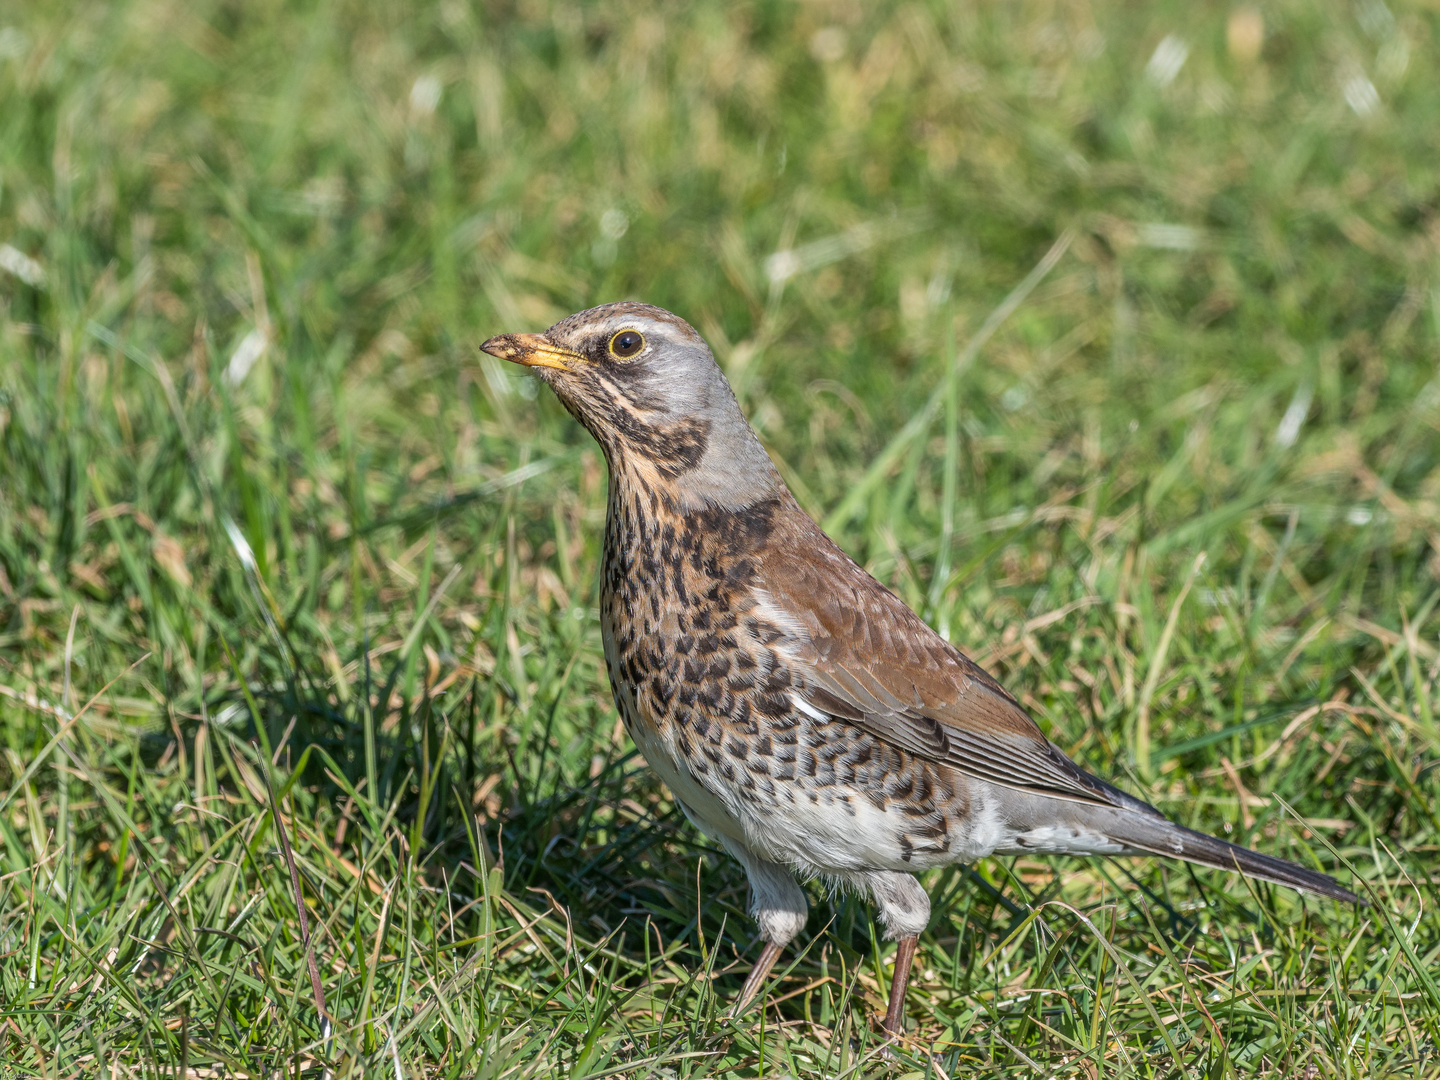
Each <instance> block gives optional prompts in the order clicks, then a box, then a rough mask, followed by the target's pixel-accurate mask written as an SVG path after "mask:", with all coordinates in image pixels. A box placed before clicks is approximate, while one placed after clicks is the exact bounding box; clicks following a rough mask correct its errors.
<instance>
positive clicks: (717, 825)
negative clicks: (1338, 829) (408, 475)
mask: <svg viewBox="0 0 1440 1080" xmlns="http://www.w3.org/2000/svg"><path fill="white" fill-rule="evenodd" d="M481 348H483V349H484V350H485V351H486V352H488V353H490V354H492V355H494V356H498V357H501V358H502V359H505V360H513V361H515V362H516V363H519V364H524V365H526V366H527V367H530V368H531V369H533V370H534V371H535V373H536V374H537V375H539V376H540V378H542V379H543V380H544V381H545V382H546V383H548V384H549V385H550V387H551V389H552V390H554V391H555V393H556V395H557V396H558V397H559V398H560V401H561V402H562V403H563V404H564V405H565V408H566V409H568V410H569V411H570V412H571V413H572V414H573V415H574V417H575V418H576V419H577V420H579V421H580V423H581V424H583V425H584V426H585V427H586V429H588V430H589V432H590V434H591V435H593V436H594V437H595V440H596V441H597V442H598V443H599V444H600V447H601V449H602V450H603V451H604V454H605V459H606V461H607V463H608V464H609V469H610V488H609V513H608V518H607V523H606V527H605V551H604V557H603V558H604V563H603V569H602V579H601V591H600V625H601V633H602V636H603V640H604V646H605V664H606V668H607V670H608V672H609V676H610V686H611V689H612V691H613V692H614V695H615V704H616V706H617V707H618V708H619V710H620V715H621V717H622V718H623V719H624V723H625V727H626V729H627V730H628V731H629V733H630V737H631V738H632V739H633V740H634V741H635V745H636V746H637V747H638V748H639V750H640V752H641V753H642V754H643V755H644V757H645V760H646V761H648V762H649V763H650V766H651V767H652V768H653V769H654V770H655V771H656V772H657V773H659V774H660V777H661V778H662V779H663V780H664V781H665V783H666V784H667V785H668V786H669V788H670V790H671V792H672V793H673V794H674V796H675V800H676V801H677V802H678V803H679V805H680V808H681V809H682V810H683V811H684V812H685V816H686V817H688V818H689V819H690V820H691V822H693V823H694V824H695V825H696V827H697V828H699V829H700V830H701V831H702V832H704V833H706V834H707V835H708V836H710V837H711V838H712V839H713V840H715V842H717V843H718V844H720V845H721V846H722V847H724V848H725V850H726V851H728V852H730V854H732V855H733V856H734V857H735V858H736V859H737V860H739V862H740V864H741V865H742V866H744V868H745V872H746V874H747V875H748V877H749V880H750V889H751V911H752V913H753V914H754V916H755V918H756V920H757V921H758V922H759V926H760V936H761V938H762V939H763V940H764V942H765V946H764V950H763V952H762V953H761V955H760V958H759V960H758V961H757V962H756V964H755V967H754V970H753V971H752V972H751V974H750V977H749V978H748V979H747V980H746V982H745V986H744V989H743V990H742V991H741V994H740V999H739V1003H738V1004H737V1006H736V1008H737V1011H738V1010H739V1009H743V1008H744V1006H745V1004H746V1003H747V1002H748V1001H749V1000H750V999H751V998H752V997H753V996H754V995H755V994H756V993H757V992H758V991H759V989H760V987H761V985H762V984H763V983H764V980H765V978H766V976H767V975H768V974H769V972H770V969H771V967H772V966H773V965H774V963H775V961H776V959H777V957H778V956H779V955H780V952H781V950H782V949H784V947H785V945H786V944H787V943H788V942H789V941H790V940H791V939H792V938H794V937H795V935H796V934H798V933H799V932H800V930H801V929H802V928H803V927H804V925H805V917H806V911H807V907H806V901H805V893H804V891H803V890H802V889H801V888H800V886H799V884H797V882H796V876H797V875H798V876H799V877H800V878H802V879H808V878H813V877H820V878H824V879H826V880H827V881H829V882H831V883H832V884H838V885H840V886H844V887H848V888H852V889H854V890H855V891H856V892H858V893H861V894H863V895H865V896H868V897H869V898H870V900H871V901H873V903H874V904H875V906H876V907H877V908H878V910H879V918H880V921H881V922H882V923H883V924H884V926H885V936H886V937H887V938H889V939H892V940H896V941H897V942H898V948H897V955H896V959H895V974H894V982H893V983H892V985H891V990H890V1004H889V1008H888V1010H887V1012H886V1016H885V1028H886V1030H887V1031H889V1032H890V1033H892V1034H894V1033H897V1032H899V1031H900V1030H901V1025H902V1011H903V1007H904V1002H905V986H906V982H907V980H908V978H909V970H910V963H911V960H912V959H913V957H914V954H915V946H916V940H917V936H918V935H919V933H920V931H921V930H923V929H924V928H925V925H926V922H927V921H928V920H929V917H930V900H929V897H927V896H926V894H925V891H924V890H923V889H922V888H921V887H920V885H919V883H918V882H917V881H916V880H915V877H914V875H915V873H916V872H917V871H921V870H927V869H929V868H931V867H935V866H943V865H946V864H949V863H968V862H973V861H974V860H976V859H978V858H981V857H982V856H985V855H990V854H992V853H1002V854H1017V853H1032V852H1043V853H1055V854H1069V855H1163V856H1166V857H1169V858H1174V859H1184V860H1188V861H1190V862H1195V863H1202V864H1204V865H1206V866H1213V867H1219V868H1220V869H1223V870H1238V871H1240V872H1241V873H1244V874H1249V875H1251V876H1252V877H1256V878H1262V879H1264V880H1266V881H1272V882H1278V883H1279V884H1282V885H1288V886H1291V887H1292V888H1296V889H1306V890H1309V891H1311V892H1315V893H1319V894H1321V895H1324V896H1329V897H1334V898H1335V899H1338V900H1345V901H1351V902H1355V901H1356V900H1357V899H1358V898H1357V897H1356V896H1355V895H1354V894H1353V893H1351V892H1350V891H1349V890H1347V889H1345V888H1343V887H1342V886H1341V885H1339V884H1338V883H1337V882H1336V881H1334V880H1332V879H1331V878H1329V877H1326V876H1325V875H1324V874H1319V873H1316V872H1314V871H1312V870H1306V869H1304V868H1302V867H1299V866H1296V865H1294V864H1292V863H1289V862H1286V861H1284V860H1283V859H1277V858H1273V857H1271V856H1269V855H1261V854H1259V853H1258V852H1254V851H1250V850H1248V849H1246V848H1243V847H1237V846H1236V845H1234V844H1228V843H1226V842H1225V841H1223V840H1217V839H1215V838H1213V837H1210V836H1206V835H1204V834H1203V833H1198V832H1193V831H1192V830H1190V829H1186V828H1184V827H1182V826H1180V825H1177V824H1175V823H1174V822H1171V821H1169V820H1167V819H1166V818H1165V816H1164V815H1163V814H1161V813H1160V812H1159V811H1158V810H1156V809H1155V808H1154V807H1153V806H1150V805H1149V804H1148V803H1145V802H1142V801H1141V800H1139V799H1137V798H1134V797H1133V796H1131V795H1127V794H1126V793H1125V792H1123V791H1121V790H1119V789H1118V788H1115V787H1112V786H1111V785H1110V784H1107V783H1105V781H1103V780H1100V779H1097V778H1096V777H1094V776H1091V775H1090V774H1089V773H1087V772H1086V771H1085V770H1084V769H1081V768H1080V767H1079V766H1078V765H1076V764H1075V763H1074V762H1072V761H1071V760H1070V759H1069V758H1068V757H1066V755H1065V753H1064V752H1063V751H1062V750H1061V749H1060V748H1059V747H1057V746H1056V745H1055V744H1054V743H1052V742H1051V741H1050V740H1049V739H1047V738H1046V737H1045V736H1044V734H1043V733H1042V732H1041V730H1040V728H1039V727H1038V726H1036V724H1035V721H1034V720H1032V719H1031V718H1030V716H1029V715H1028V714H1027V713H1026V711H1025V709H1024V708H1023V707H1022V706H1021V705H1020V703H1019V702H1017V701H1016V700H1015V699H1014V698H1013V697H1011V696H1010V695H1009V694H1008V693H1006V692H1005V690H1004V689H1003V688H1002V687H1001V686H1000V685H999V684H998V683H997V682H996V681H995V680H994V679H993V678H991V677H990V676H989V675H988V674H986V673H985V671H983V670H982V669H981V668H980V667H979V666H978V665H976V664H975V663H974V662H972V661H971V660H970V659H969V658H968V657H966V656H965V655H964V654H962V653H961V652H960V651H959V650H958V649H956V648H955V647H954V646H952V645H951V644H950V643H949V642H947V641H946V640H945V639H944V638H942V637H940V635H938V634H937V633H935V632H934V631H933V630H931V629H930V627H929V626H927V625H926V624H925V623H924V622H923V621H921V619H920V618H919V617H918V616H917V615H915V613H914V612H912V611H911V610H910V609H909V608H908V607H906V606H905V604H904V603H903V602H902V601H901V600H900V599H899V598H898V597H896V596H895V595H894V594H893V593H891V592H890V591H889V590H888V589H886V588H885V587H884V586H883V585H881V584H880V583H879V582H878V581H876V580H875V579H874V578H872V577H871V576H870V575H869V574H867V573H866V572H865V571H864V570H862V569H861V568H860V567H859V566H857V565H856V564H855V562H854V561H853V560H851V558H850V557H849V556H848V555H846V554H845V552H843V551H841V550H840V548H839V547H838V546H837V545H836V544H835V543H834V542H833V541H832V540H831V539H830V538H829V537H828V536H826V535H825V533H824V532H822V531H821V530H820V527H819V526H818V525H816V524H815V522H814V521H812V520H811V519H810V518H809V517H808V516H807V515H806V514H805V512H804V511H803V510H801V509H800V507H799V505H798V504H797V503H796V501H795V499H794V497H793V496H792V495H791V494H790V491H789V489H788V488H787V487H786V486H785V483H784V481H782V480H781V478H780V474H779V473H778V472H777V471H776V469H775V466H774V465H773V464H772V463H771V461H770V458H769V456H768V455H767V454H766V453H765V450H764V449H763V448H762V447H761V445H760V442H759V440H758V439H757V438H756V436H755V432H754V431H753V430H751V428H750V425H749V424H748V423H747V422H746V420H745V417H744V415H743V414H742V413H741V411H740V406H739V404H738V403H737V402H736V400H735V395H734V392H733V391H732V390H731V389H730V384H729V383H728V382H727V381H726V379H725V376H724V375H723V374H722V373H721V371H720V369H719V367H718V366H716V363H715V359H714V357H713V356H711V353H710V349H709V348H708V347H707V346H706V344H705V342H704V341H703V340H702V339H701V337H700V335H699V334H697V333H696V332H695V330H694V329H693V328H692V327H691V326H690V325H689V324H688V323H687V322H685V321H684V320H683V319H681V318H679V317H677V316H675V315H672V314H671V313H670V312H668V311H664V310H662V309H660V308H657V307H651V306H649V305H647V304H638V303H619V304H606V305H604V306H603V307H597V308H591V309H590V310H589V311H582V312H580V313H579V314H576V315H571V316H570V317H569V318H568V319H564V320H562V321H560V322H558V323H556V324H555V325H554V326H552V327H551V328H550V329H549V330H547V331H546V332H545V333H543V334H502V335H500V336H499V337H493V338H491V339H490V340H489V341H487V342H485V344H484V345H482V346H481Z"/></svg>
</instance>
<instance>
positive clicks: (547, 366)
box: [481, 303, 734, 477]
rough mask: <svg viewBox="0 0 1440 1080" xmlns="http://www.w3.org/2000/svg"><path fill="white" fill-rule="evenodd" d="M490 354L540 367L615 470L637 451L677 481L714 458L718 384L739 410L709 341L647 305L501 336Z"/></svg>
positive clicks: (611, 307) (609, 308)
mask: <svg viewBox="0 0 1440 1080" xmlns="http://www.w3.org/2000/svg"><path fill="white" fill-rule="evenodd" d="M481 348H482V349H484V350H485V351H486V352H488V353H490V354H491V355H493V356H498V357H500V358H501V359H504V360H511V361H514V362H515V363H518V364H524V365H525V366H526V367H529V368H531V369H533V370H534V371H535V373H536V374H537V375H539V376H540V378H542V379H544V380H545V382H546V383H548V384H549V385H550V387H551V389H553V390H554V391H555V394H556V396H557V397H559V398H560V400H561V402H562V403H563V404H564V405H565V407H566V408H567V409H569V411H570V412H571V413H572V414H573V415H574V416H575V418H576V419H577V420H579V421H580V422H581V423H582V424H584V425H585V427H586V428H587V429H588V430H589V431H590V433H591V434H592V435H594V436H595V439H596V441H597V442H599V443H600V445H601V447H602V448H603V449H604V450H605V453H606V456H607V457H608V458H609V459H610V461H611V464H612V466H613V465H614V464H615V463H616V461H617V458H623V457H626V456H628V455H635V454H638V455H640V456H641V457H643V458H644V459H646V460H647V461H649V462H650V463H651V464H653V465H654V466H655V468H656V469H657V470H658V471H659V472H660V473H661V474H662V475H668V476H671V477H674V476H678V475H679V474H681V473H683V472H685V471H686V470H688V469H691V468H693V467H694V466H695V465H696V464H698V462H699V461H700V458H701V456H702V455H703V454H704V452H705V447H706V443H707V440H708V436H709V431H710V426H711V424H710V418H709V417H708V416H707V414H708V413H709V412H710V411H711V409H712V408H713V406H714V405H715V404H716V390H717V387H718V388H719V389H721V390H724V394H723V397H724V398H728V399H729V403H730V404H731V407H733V400H734V399H733V397H731V396H730V395H729V393H728V390H725V387H724V379H723V376H721V375H720V371H719V369H718V368H717V367H716V366H715V361H714V358H713V357H712V356H711V355H710V350H709V348H708V347H707V346H706V345H705V342H704V341H703V340H702V339H701V337H700V335H699V334H697V333H696V332H695V331H694V329H692V328H691V326H690V325H689V324H688V323H686V322H685V321H684V320H683V319H679V318H677V317H676V316H674V315H671V314H670V313H669V312H666V311H662V310H661V309H660V308H654V307H650V306H649V305H646V304H633V303H621V304H607V305H605V306H604V307H598V308H592V309H590V310H589V311H582V312H580V313H579V314H577V315H572V316H570V317H569V318H568V319H564V320H562V321H561V322H558V323H556V324H555V325H554V326H552V327H551V328H550V329H549V330H547V331H546V332H545V333H543V334H501V335H500V336H499V337H493V338H491V339H490V340H489V341H487V342H485V343H484V344H483V345H482V346H481Z"/></svg>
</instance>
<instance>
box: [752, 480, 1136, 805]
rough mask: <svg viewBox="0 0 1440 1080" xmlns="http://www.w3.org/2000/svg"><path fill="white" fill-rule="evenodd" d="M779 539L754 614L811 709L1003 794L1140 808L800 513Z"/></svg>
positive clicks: (764, 564) (765, 566) (765, 565)
mask: <svg viewBox="0 0 1440 1080" xmlns="http://www.w3.org/2000/svg"><path fill="white" fill-rule="evenodd" d="M788 531H789V532H790V533H791V534H792V535H791V536H790V537H788V538H777V539H780V540H781V542H779V543H776V544H774V545H772V546H771V547H770V549H769V550H767V551H766V552H765V554H764V556H763V558H762V560H761V574H760V576H761V578H762V581H761V582H759V583H758V584H760V585H761V586H762V591H761V596H762V598H763V599H762V603H761V604H760V607H761V608H762V609H763V610H765V611H767V612H769V613H773V614H774V615H775V616H776V617H777V621H779V622H783V623H784V624H786V625H787V626H789V627H790V628H792V629H791V630H790V632H789V633H787V635H786V638H785V641H784V643H783V647H784V649H785V651H786V652H787V654H788V655H789V658H790V661H791V663H792V664H793V665H795V666H796V667H797V668H798V670H799V672H800V673H801V675H802V677H803V685H802V686H800V687H798V688H797V689H798V692H799V693H800V694H801V695H802V696H803V698H804V700H805V702H806V703H807V704H808V705H809V706H810V707H811V708H813V709H816V710H818V711H819V712H822V713H824V714H825V715H827V716H831V717H835V718H836V719H840V720H845V721H848V722H850V723H853V724H856V725H857V726H860V727H863V728H865V729H866V730H867V731H870V732H872V733H873V734H874V735H876V736H877V737H879V738H881V739H884V740H885V741H886V742H888V743H890V744H891V745H893V746H895V747H896V748H898V749H902V750H906V751H908V752H910V753H912V754H916V755H918V756H920V757H924V758H926V759H928V760H931V761H935V762H937V763H940V764H944V765H948V766H950V767H951V768H954V769H957V770H959V771H960V772H963V773H967V774H969V775H971V776H974V777H977V778H979V779H981V780H986V781H988V782H990V783H993V784H999V785H1001V786H1003V787H1009V788H1018V789H1021V790H1025V791H1031V792H1035V793H1038V794H1043V795H1048V796H1051V797H1054V798H1060V799H1068V800H1077V801H1082V802H1089V803H1098V804H1101V805H1109V806H1116V805H1124V804H1129V803H1132V802H1135V803H1138V800H1132V799H1130V798H1129V797H1128V796H1126V795H1125V794H1124V793H1122V792H1120V791H1118V790H1116V789H1115V788H1112V787H1111V786H1110V785H1109V784H1106V783H1104V782H1103V781H1100V780H1098V779H1096V778H1095V777H1093V776H1091V775H1090V774H1088V773H1087V772H1085V771H1084V770H1083V769H1081V768H1080V767H1079V766H1078V765H1076V764H1075V763H1074V762H1072V761H1071V760H1070V759H1069V758H1068V757H1066V756H1065V754H1064V752H1063V751H1062V750H1061V749H1060V748H1059V747H1057V746H1056V745H1055V744H1054V743H1052V742H1050V740H1048V739H1047V738H1046V737H1045V735H1044V733H1043V732H1042V731H1041V730H1040V728H1039V727H1038V726H1037V725H1036V723H1035V721H1034V720H1033V719H1031V717H1030V715H1029V714H1028V713H1027V712H1026V711H1025V709H1024V707H1023V706H1022V705H1021V704H1020V703H1019V702H1018V701H1016V700H1015V699H1014V698H1013V697H1011V696H1010V695H1009V694H1008V693H1006V692H1005V690H1004V689H1003V688H1002V687H1001V686H1000V684H999V683H997V682H996V681H995V680H994V679H993V678H991V677H990V676H989V675H988V674H987V673H986V672H985V671H984V670H983V669H982V668H980V666H979V665H977V664H976V663H975V662H974V661H972V660H971V659H970V658H969V657H967V656H965V655H964V654H963V653H961V652H960V651H959V650H958V649H956V648H955V647H954V646H952V645H951V644H950V643H949V642H947V641H946V640H945V639H944V638H942V637H940V635H938V634H936V633H935V632H934V631H933V630H931V629H930V627H929V626H927V625H926V624H925V623H924V621H923V620H921V619H920V617H919V616H917V615H916V614H915V613H914V612H913V611H911V610H910V609H909V608H908V607H906V606H905V604H904V603H903V602H902V601H901V600H900V599H899V598H898V597H897V596H895V594H894V593H892V592H890V591H889V590H888V589H886V588H885V587H884V586H883V585H881V584H880V583H879V582H878V581H876V580H875V579H874V578H872V577H871V576H870V575H869V574H867V573H866V572H865V571H864V570H862V569H861V568H860V567H859V566H857V565H856V564H855V563H854V562H853V561H852V560H851V559H850V558H849V557H848V556H847V555H845V553H844V552H843V551H841V550H840V549H839V548H838V547H837V546H835V544H834V543H833V542H831V540H830V538H829V537H827V536H826V535H825V534H824V533H823V532H821V531H820V529H819V527H818V526H816V525H815V524H814V523H813V522H812V521H810V519H809V518H808V517H805V516H804V515H803V513H801V512H800V511H799V510H798V507H797V508H796V517H795V518H792V524H791V526H790V529H789V530H788ZM786 539H788V541H789V542H784V541H785V540H786ZM797 630H798V631H799V632H798V633H797V632H796V631H797ZM1139 805H1141V806H1144V805H1145V804H1143V803H1139ZM1147 809H1148V807H1147Z"/></svg>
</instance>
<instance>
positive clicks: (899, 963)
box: [885, 937, 920, 1036]
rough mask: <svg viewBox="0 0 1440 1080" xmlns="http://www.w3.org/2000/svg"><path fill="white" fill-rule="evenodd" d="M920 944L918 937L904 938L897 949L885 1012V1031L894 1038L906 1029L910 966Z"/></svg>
mask: <svg viewBox="0 0 1440 1080" xmlns="http://www.w3.org/2000/svg"><path fill="white" fill-rule="evenodd" d="M919 943H920V939H919V938H918V937H904V938H901V939H900V943H899V945H898V946H897V948H896V949H895V978H894V979H893V980H892V981H891V983H890V1007H889V1008H888V1009H886V1010H885V1030H886V1031H888V1032H889V1033H890V1034H891V1035H892V1036H893V1035H899V1034H900V1033H901V1032H902V1031H903V1030H904V1028H905V1020H904V1015H905V987H906V986H907V985H908V984H909V982H910V965H911V963H912V962H913V961H914V959H915V946H916V945H918V944H919Z"/></svg>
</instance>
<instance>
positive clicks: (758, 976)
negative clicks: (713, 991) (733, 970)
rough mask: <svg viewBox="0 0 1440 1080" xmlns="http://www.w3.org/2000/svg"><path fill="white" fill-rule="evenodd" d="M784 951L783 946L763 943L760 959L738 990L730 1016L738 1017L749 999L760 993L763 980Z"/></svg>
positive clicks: (771, 942)
mask: <svg viewBox="0 0 1440 1080" xmlns="http://www.w3.org/2000/svg"><path fill="white" fill-rule="evenodd" d="M784 949H785V946H784V945H777V944H775V942H773V941H767V942H766V943H765V948H764V951H762V952H761V953H760V959H759V960H756V961H755V966H754V967H753V968H752V969H751V970H750V977H749V978H748V979H746V980H745V985H744V986H743V987H741V988H740V997H739V999H738V1000H737V1001H736V1002H735V1007H734V1008H733V1009H731V1010H730V1015H731V1016H739V1015H740V1014H741V1013H743V1012H744V1011H745V1006H747V1005H749V1004H750V1001H751V999H753V998H754V997H755V995H756V994H758V993H759V992H760V987H762V986H764V985H765V980H766V979H767V978H769V976H770V969H771V968H773V967H774V966H775V961H776V960H779V959H780V953H781V952H783V951H784Z"/></svg>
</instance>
